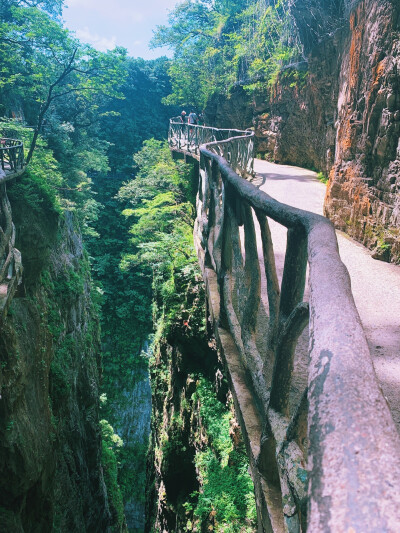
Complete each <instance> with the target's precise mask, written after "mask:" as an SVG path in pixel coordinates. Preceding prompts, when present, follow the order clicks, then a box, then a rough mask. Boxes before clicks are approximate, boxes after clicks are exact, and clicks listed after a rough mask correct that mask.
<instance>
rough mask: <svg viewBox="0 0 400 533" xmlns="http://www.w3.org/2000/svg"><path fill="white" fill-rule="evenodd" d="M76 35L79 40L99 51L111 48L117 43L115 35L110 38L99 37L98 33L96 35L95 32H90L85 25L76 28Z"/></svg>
mask: <svg viewBox="0 0 400 533" xmlns="http://www.w3.org/2000/svg"><path fill="white" fill-rule="evenodd" d="M76 36H77V37H78V39H79V40H81V41H83V42H85V43H89V44H91V45H92V46H94V48H96V49H97V50H100V52H105V51H106V50H113V49H114V48H115V47H116V45H117V38H116V37H115V35H113V36H112V37H111V38H107V37H100V35H97V34H96V33H91V32H90V30H89V28H88V27H87V26H85V27H84V28H81V29H79V30H76Z"/></svg>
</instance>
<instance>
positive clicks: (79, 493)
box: [0, 188, 110, 533]
mask: <svg viewBox="0 0 400 533" xmlns="http://www.w3.org/2000/svg"><path fill="white" fill-rule="evenodd" d="M9 196H10V201H11V204H12V208H13V219H14V223H15V226H16V229H17V238H16V245H17V246H18V249H19V250H20V251H21V253H22V260H23V264H24V269H25V270H24V277H23V283H22V285H21V286H20V288H19V291H18V292H17V293H16V295H15V297H14V299H13V301H12V303H11V306H10V308H9V312H8V315H7V316H6V317H5V319H4V320H3V322H2V324H1V326H0V395H1V396H0V471H1V476H0V531H1V532H4V533H6V532H7V533H9V532H11V531H12V532H13V533H19V532H20V533H22V532H29V531H35V532H48V531H52V530H54V531H107V529H108V524H109V521H110V514H109V510H108V504H107V496H106V490H105V486H104V482H103V475H102V469H101V464H100V453H101V447H100V444H101V442H100V430H99V425H98V419H99V401H98V397H99V394H98V386H99V378H100V360H99V336H98V334H99V328H98V320H97V312H96V309H95V307H94V304H93V302H92V299H91V284H90V278H89V273H88V259H87V257H86V254H85V251H84V249H83V246H82V241H81V238H80V235H79V231H78V229H77V227H76V225H75V223H74V218H73V216H72V215H71V214H68V213H67V214H65V216H64V215H60V214H58V213H57V212H56V211H55V210H54V209H52V207H51V206H49V205H46V202H45V201H43V202H38V203H35V198H34V197H31V198H28V199H27V198H25V197H24V195H23V194H21V189H20V188H17V189H16V190H12V191H11V192H10V193H9Z"/></svg>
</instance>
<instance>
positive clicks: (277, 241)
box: [254, 159, 400, 431]
mask: <svg viewBox="0 0 400 533" xmlns="http://www.w3.org/2000/svg"><path fill="white" fill-rule="evenodd" d="M254 170H255V171H256V178H255V181H254V183H255V184H256V185H259V186H260V188H261V189H262V190H263V191H265V192H266V193H267V194H269V195H270V196H272V197H273V198H275V199H276V200H278V201H280V202H283V203H286V204H288V205H291V206H294V207H298V208H301V209H306V210H308V211H312V212H314V213H317V214H320V215H322V214H323V213H322V206H323V202H324V196H325V190H326V187H325V185H324V184H322V183H321V182H319V181H318V180H317V178H316V174H315V172H311V171H309V170H305V169H302V168H298V167H293V166H286V165H276V164H273V163H268V162H267V161H261V160H259V159H256V160H255V161H254ZM270 224H271V231H272V234H273V242H274V252H275V255H276V257H277V267H278V269H279V270H280V275H281V272H282V269H283V258H284V253H285V250H286V238H285V235H284V234H285V233H286V229H285V228H284V227H283V226H281V225H279V224H277V223H276V222H274V221H273V220H271V221H270ZM278 235H279V238H277V236H278ZM337 238H338V243H339V250H340V255H341V258H342V261H343V262H344V264H345V265H346V267H347V269H348V271H349V274H350V278H351V284H352V291H353V295H354V300H355V303H356V306H357V309H358V312H359V314H360V317H361V321H362V324H363V327H364V330H365V333H366V336H367V340H368V343H369V347H370V350H371V355H372V357H373V361H374V366H375V371H376V373H377V376H378V380H379V382H380V384H381V387H382V390H383V393H384V396H385V397H386V399H387V401H388V403H389V406H390V409H391V412H392V416H393V419H394V421H395V423H396V425H397V428H398V429H399V431H400V266H397V265H391V264H388V263H384V262H382V261H378V260H376V259H372V257H371V253H370V252H369V250H368V249H367V248H365V247H364V246H362V245H361V244H360V243H358V242H356V241H354V240H353V239H351V238H350V237H349V236H348V235H346V234H344V233H343V232H341V231H337Z"/></svg>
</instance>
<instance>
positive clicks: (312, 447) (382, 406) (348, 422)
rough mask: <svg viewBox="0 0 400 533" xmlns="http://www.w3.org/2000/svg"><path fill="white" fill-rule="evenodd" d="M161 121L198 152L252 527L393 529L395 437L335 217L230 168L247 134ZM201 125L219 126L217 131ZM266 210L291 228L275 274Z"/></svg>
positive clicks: (213, 283) (207, 242) (211, 275)
mask: <svg viewBox="0 0 400 533" xmlns="http://www.w3.org/2000/svg"><path fill="white" fill-rule="evenodd" d="M171 128H172V129H171V130H170V138H169V142H170V146H171V148H172V149H173V150H179V151H183V152H187V153H199V154H200V158H199V159H200V168H199V173H200V181H199V192H198V198H197V220H196V224H195V232H194V237H195V242H196V247H197V250H198V255H199V261H200V265H201V268H202V271H203V276H204V278H205V282H206V285H207V290H208V296H209V304H210V311H211V315H212V319H213V323H214V331H215V333H216V337H217V340H218V342H219V345H220V347H221V349H222V351H223V352H224V354H225V359H226V360H227V367H228V369H229V372H230V373H231V376H230V377H231V381H232V386H233V389H236V390H237V391H239V392H236V395H235V392H234V396H235V404H236V408H237V413H238V416H239V419H240V422H241V426H242V430H243V434H244V435H245V440H246V445H247V449H248V453H249V458H250V464H251V467H252V472H253V479H254V481H255V490H256V494H257V501H258V516H259V530H260V531H273V532H278V531H279V532H280V531H290V532H300V531H303V532H304V531H306V530H307V531H313V532H321V531H324V532H329V531H332V532H333V531H335V532H336V531H346V532H350V531H391V532H394V531H396V528H397V527H398V524H399V523H400V508H399V503H400V442H399V436H398V433H397V431H396V428H395V425H394V423H393V420H392V418H391V415H390V412H389V409H388V406H387V404H386V401H385V399H384V398H383V396H382V393H381V391H380V388H379V385H378V384H377V381H376V377H375V373H374V369H373V365H372V360H371V356H370V353H369V348H368V345H367V341H366V338H365V335H364V332H363V329H362V325H361V323H360V319H359V316H358V312H357V310H356V307H355V304H354V300H353V296H352V293H351V287H350V279H349V275H348V272H347V269H346V267H345V266H344V265H343V263H342V261H341V259H340V256H339V253H338V247H337V240H336V234H335V230H334V228H333V226H332V224H331V223H330V222H329V221H328V220H327V219H325V218H324V217H321V216H319V215H315V214H313V213H309V212H307V211H302V210H300V209H296V208H293V207H290V206H287V205H285V204H282V203H279V202H277V201H276V200H274V199H273V198H271V197H270V196H268V195H267V194H266V193H264V192H262V191H260V190H259V189H257V187H255V186H254V185H253V184H252V183H250V182H249V181H247V180H246V179H243V178H242V177H240V176H239V175H238V174H237V173H236V172H235V171H234V170H233V169H235V170H236V169H237V168H239V167H240V165H239V164H238V163H237V158H238V155H237V154H238V153H239V152H241V153H242V151H243V149H242V148H240V145H241V143H243V142H247V139H248V136H249V135H251V134H249V133H248V132H246V133H245V135H243V133H242V135H241V136H240V137H239V138H237V139H232V138H229V139H226V140H222V141H220V140H213V142H209V143H208V144H206V145H203V146H198V147H197V148H195V147H193V146H192V141H191V140H190V139H189V138H188V137H187V136H186V137H185V135H186V133H185V131H186V130H185V128H187V126H186V125H181V126H179V127H178V126H177V125H176V124H173V125H171ZM209 129H212V130H214V129H213V128H209ZM179 132H180V133H179ZM201 135H203V138H205V137H206V136H207V135H210V136H211V135H212V136H214V137H216V134H215V132H214V131H213V132H210V133H205V132H204V133H203V132H202V133H201ZM236 142H237V143H238V145H237V146H238V148H234V146H235V143H236ZM188 146H190V150H186V148H187V147H188ZM196 150H197V152H196ZM240 157H241V156H240ZM240 157H239V159H240ZM231 165H232V167H233V168H231ZM246 168H249V165H248V163H246ZM242 170H243V168H242V169H241V173H242ZM269 219H273V220H274V221H276V222H278V223H279V224H281V225H283V226H285V227H286V228H287V230H288V231H287V248H286V256H285V263H284V271H283V276H282V282H281V284H279V281H278V275H277V269H276V265H275V257H274V252H273V243H272V237H271V232H270V229H269V223H268V220H269ZM257 225H258V226H259V231H258V232H256V229H255V228H256V226H257ZM257 233H258V235H259V236H260V239H261V243H262V256H263V257H262V258H261V262H262V267H263V269H264V271H265V279H266V289H265V290H266V294H263V293H262V291H261V277H262V276H261V274H262V273H261V271H260V258H259V253H258V250H257V239H256V234H257ZM307 264H308V265H309V294H310V297H309V302H306V301H304V289H305V282H306V268H307ZM262 302H264V304H263V303H262ZM265 302H267V303H266V304H265ZM265 305H266V307H267V309H266V310H267V314H268V319H267V323H268V326H266V325H265V324H266V322H265V320H264V322H263V318H262V317H263V311H264V307H265ZM307 324H309V349H308V353H306V354H303V359H304V356H305V360H303V366H304V372H303V374H304V377H305V383H304V387H303V390H301V389H300V390H299V387H298V383H299V381H298V380H297V377H296V376H297V374H296V373H298V370H297V369H295V368H294V366H295V365H294V361H295V356H296V358H298V357H300V359H301V354H300V355H299V353H298V352H296V348H297V345H298V340H299V337H300V336H301V335H302V332H303V330H304V328H305V327H306V326H307ZM306 351H307V350H306ZM234 353H237V356H236V355H235V356H233V355H232V354H234ZM235 357H236V359H235ZM239 367H240V368H239ZM295 378H296V380H297V381H296V387H294V379H295ZM300 383H301V380H300ZM240 391H241V392H240ZM250 403H252V406H253V407H251V409H249V404H250ZM254 406H256V408H255V407H254ZM249 413H250V414H249ZM256 426H262V432H261V431H258V429H257V427H256Z"/></svg>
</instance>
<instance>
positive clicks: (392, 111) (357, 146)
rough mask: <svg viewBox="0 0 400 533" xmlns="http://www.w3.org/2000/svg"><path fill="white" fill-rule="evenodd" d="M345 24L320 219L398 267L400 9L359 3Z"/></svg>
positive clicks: (385, 0) (372, 0) (372, 1)
mask: <svg viewBox="0 0 400 533" xmlns="http://www.w3.org/2000/svg"><path fill="white" fill-rule="evenodd" d="M349 21H350V24H349V32H348V35H347V38H346V40H345V41H344V46H343V53H342V56H341V69H340V77H339V94H338V100H337V122H336V126H337V128H336V154H335V161H334V165H333V168H332V170H331V173H330V180H329V186H328V190H327V195H326V202H325V212H326V214H327V216H329V217H330V218H331V219H332V221H333V222H334V223H335V225H336V226H337V227H339V228H340V229H343V230H345V231H347V232H348V233H349V234H350V235H351V236H352V237H354V238H356V239H357V240H360V241H362V242H363V243H364V244H365V245H367V246H369V247H370V248H372V249H374V257H376V258H378V259H385V260H393V261H400V195H399V191H400V143H399V135H400V92H399V90H400V5H399V4H398V2H397V1H394V2H391V1H389V0H380V1H379V2H378V1H377V0H363V1H361V2H359V3H358V5H357V6H356V7H355V8H353V10H352V11H351V13H350V17H349Z"/></svg>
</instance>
